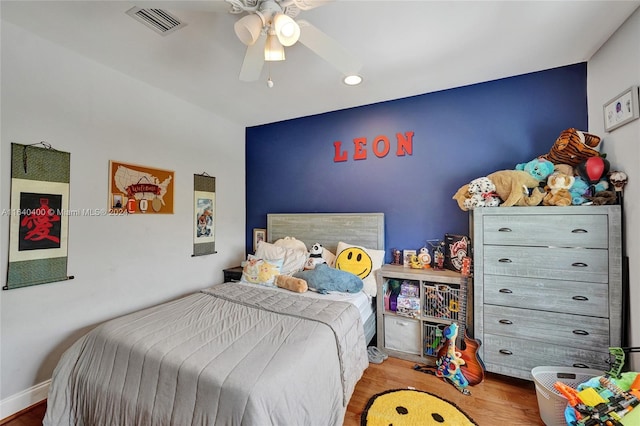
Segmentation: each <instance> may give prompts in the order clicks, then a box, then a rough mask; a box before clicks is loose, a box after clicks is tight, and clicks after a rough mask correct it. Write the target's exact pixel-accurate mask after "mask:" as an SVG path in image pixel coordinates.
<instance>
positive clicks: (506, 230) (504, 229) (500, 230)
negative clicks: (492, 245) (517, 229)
mask: <svg viewBox="0 0 640 426" xmlns="http://www.w3.org/2000/svg"><path fill="white" fill-rule="evenodd" d="M498 232H511V228H500V229H498Z"/></svg>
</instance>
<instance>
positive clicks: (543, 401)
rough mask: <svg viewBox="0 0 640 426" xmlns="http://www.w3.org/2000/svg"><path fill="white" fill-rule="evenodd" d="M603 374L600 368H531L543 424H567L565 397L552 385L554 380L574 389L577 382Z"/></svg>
mask: <svg viewBox="0 0 640 426" xmlns="http://www.w3.org/2000/svg"><path fill="white" fill-rule="evenodd" d="M603 374H604V372H602V371H600V370H592V369H588V368H572V367H535V368H534V369H533V370H531V375H532V376H533V381H534V383H535V385H536V397H537V398H538V409H539V410H540V418H541V419H542V421H543V422H544V424H545V425H547V426H562V425H566V424H567V422H566V420H565V417H564V410H565V409H566V408H567V399H566V398H565V397H564V396H562V394H560V392H558V391H557V390H556V389H555V388H554V387H553V385H554V383H555V382H562V383H564V384H565V385H567V386H570V387H572V388H574V389H575V388H577V387H578V385H579V384H581V383H584V382H586V381H587V380H589V379H591V378H593V377H597V376H602V375H603Z"/></svg>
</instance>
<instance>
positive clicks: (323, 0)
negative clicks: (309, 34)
mask: <svg viewBox="0 0 640 426" xmlns="http://www.w3.org/2000/svg"><path fill="white" fill-rule="evenodd" d="M333 1H335V0H293V3H294V4H295V5H296V6H298V9H300V10H311V9H315V8H316V7H320V6H324V5H325V4H327V3H332V2H333Z"/></svg>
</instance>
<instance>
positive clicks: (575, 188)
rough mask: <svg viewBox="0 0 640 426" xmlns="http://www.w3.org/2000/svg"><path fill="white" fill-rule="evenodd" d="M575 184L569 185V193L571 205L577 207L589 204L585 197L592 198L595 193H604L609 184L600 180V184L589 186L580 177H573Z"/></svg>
mask: <svg viewBox="0 0 640 426" xmlns="http://www.w3.org/2000/svg"><path fill="white" fill-rule="evenodd" d="M575 178H576V179H575V182H573V185H571V188H570V189H569V192H570V193H571V204H573V205H574V206H579V205H581V204H584V203H587V202H589V199H588V198H587V197H591V196H593V195H594V194H595V193H596V192H600V191H606V190H607V189H608V188H609V182H607V181H606V180H604V179H603V180H601V181H600V182H598V183H596V184H594V185H589V183H588V182H587V181H586V180H584V178H582V177H580V176H576V177H575Z"/></svg>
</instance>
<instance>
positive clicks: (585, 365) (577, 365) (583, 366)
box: [573, 362, 589, 368]
mask: <svg viewBox="0 0 640 426" xmlns="http://www.w3.org/2000/svg"><path fill="white" fill-rule="evenodd" d="M573 366H574V367H576V368H589V366H588V365H587V364H581V363H579V362H576V363H575V364H573Z"/></svg>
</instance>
